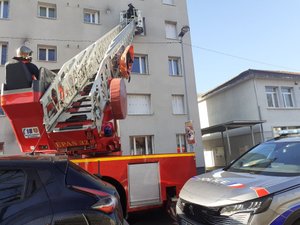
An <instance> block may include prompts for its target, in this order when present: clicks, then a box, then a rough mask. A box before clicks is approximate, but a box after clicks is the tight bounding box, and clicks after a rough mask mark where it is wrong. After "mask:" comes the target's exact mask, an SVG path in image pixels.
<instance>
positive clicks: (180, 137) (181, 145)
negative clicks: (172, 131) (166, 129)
mask: <svg viewBox="0 0 300 225" xmlns="http://www.w3.org/2000/svg"><path fill="white" fill-rule="evenodd" d="M176 145H177V152H178V153H182V152H186V150H187V149H186V141H185V134H176Z"/></svg>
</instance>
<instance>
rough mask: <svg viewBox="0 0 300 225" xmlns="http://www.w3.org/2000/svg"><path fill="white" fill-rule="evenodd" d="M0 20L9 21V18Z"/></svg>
mask: <svg viewBox="0 0 300 225" xmlns="http://www.w3.org/2000/svg"><path fill="white" fill-rule="evenodd" d="M0 20H4V21H5V20H6V21H9V20H10V19H9V18H0Z"/></svg>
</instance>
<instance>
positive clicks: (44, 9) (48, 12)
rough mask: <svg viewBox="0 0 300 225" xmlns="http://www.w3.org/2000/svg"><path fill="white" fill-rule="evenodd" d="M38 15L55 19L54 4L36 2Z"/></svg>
mask: <svg viewBox="0 0 300 225" xmlns="http://www.w3.org/2000/svg"><path fill="white" fill-rule="evenodd" d="M38 15H39V17H43V18H48V19H56V5H55V4H48V3H41V2H40V3H39V4H38Z"/></svg>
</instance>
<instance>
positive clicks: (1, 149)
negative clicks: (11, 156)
mask: <svg viewBox="0 0 300 225" xmlns="http://www.w3.org/2000/svg"><path fill="white" fill-rule="evenodd" d="M3 154H4V142H0V155H3Z"/></svg>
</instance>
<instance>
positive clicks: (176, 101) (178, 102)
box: [172, 95, 185, 114]
mask: <svg viewBox="0 0 300 225" xmlns="http://www.w3.org/2000/svg"><path fill="white" fill-rule="evenodd" d="M183 98H184V96H183V95H172V108H173V114H184V113H185V110H184V99H183Z"/></svg>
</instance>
